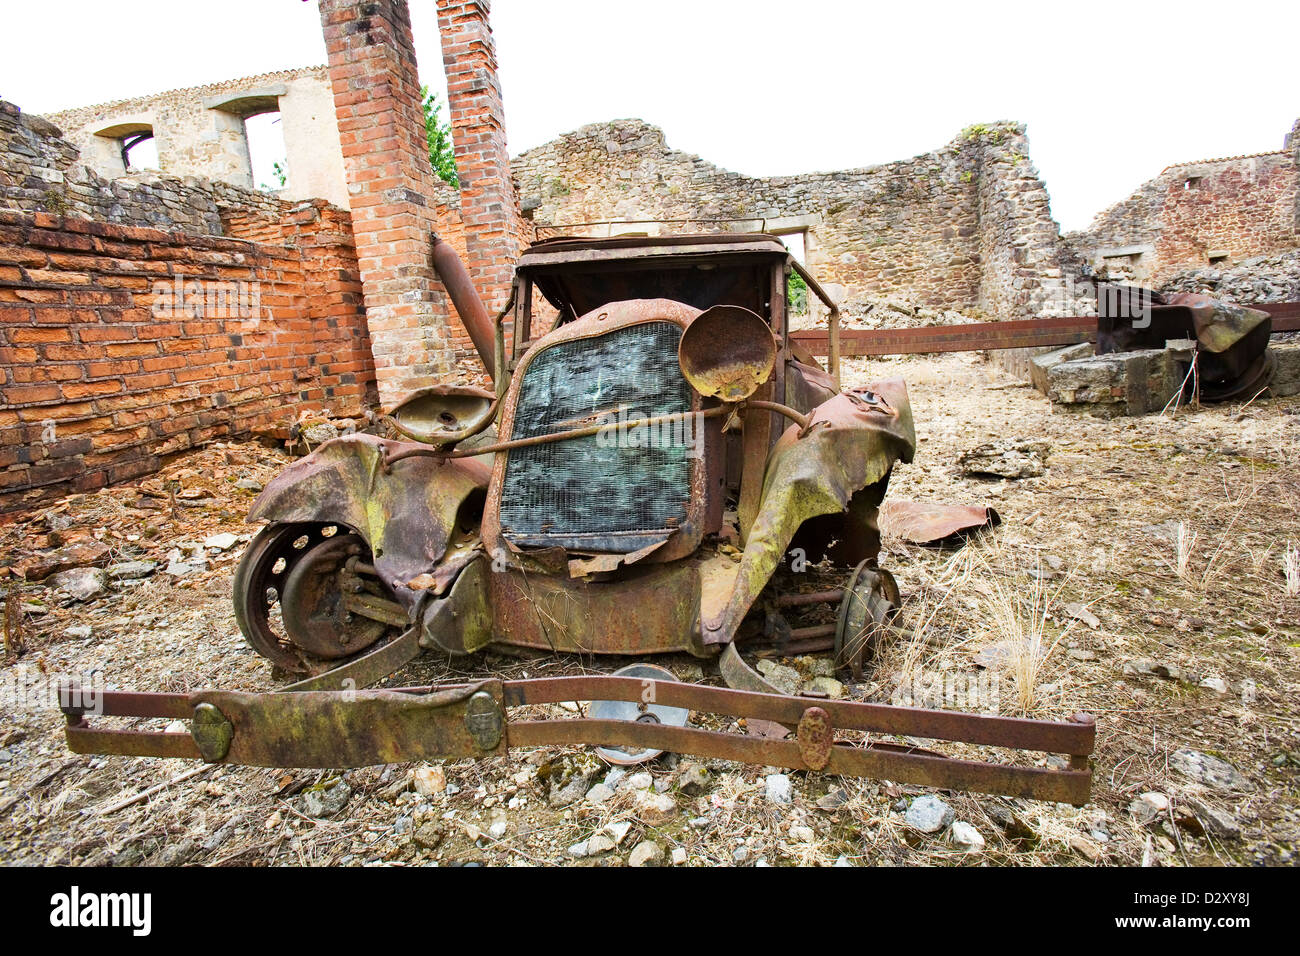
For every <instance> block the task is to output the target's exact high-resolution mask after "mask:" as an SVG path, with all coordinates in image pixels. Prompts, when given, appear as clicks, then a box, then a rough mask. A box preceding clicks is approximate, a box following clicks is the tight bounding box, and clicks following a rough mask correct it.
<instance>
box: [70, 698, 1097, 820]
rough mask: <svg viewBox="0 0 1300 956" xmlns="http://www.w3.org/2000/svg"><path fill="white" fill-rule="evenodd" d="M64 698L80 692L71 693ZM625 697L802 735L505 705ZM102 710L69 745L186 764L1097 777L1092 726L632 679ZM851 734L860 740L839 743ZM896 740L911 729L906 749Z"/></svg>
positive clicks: (1043, 794)
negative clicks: (637, 762)
mask: <svg viewBox="0 0 1300 956" xmlns="http://www.w3.org/2000/svg"><path fill="white" fill-rule="evenodd" d="M64 699H65V700H75V699H78V698H76V697H75V696H71V695H69V696H65V697H64ZM591 700H621V701H631V702H634V703H645V702H652V703H655V704H662V705H665V706H669V707H682V708H686V709H688V710H690V711H693V712H694V713H695V714H696V715H700V714H718V715H723V716H725V717H727V718H731V721H729V723H734V722H735V721H736V720H739V719H746V720H759V721H771V722H774V723H779V724H785V725H788V726H791V727H794V728H796V731H795V734H794V736H793V738H792V739H787V740H774V739H770V738H760V737H754V736H747V735H745V734H743V733H738V732H724V731H715V730H705V729H701V728H699V727H690V726H687V727H670V726H667V725H662V724H657V723H650V722H642V721H636V720H594V719H589V718H582V717H576V718H561V719H547V720H533V719H528V720H512V719H510V717H509V710H510V709H511V708H515V707H522V706H525V705H534V704H545V703H558V702H561V701H591ZM96 709H97V711H98V713H97V714H95V715H92V714H91V713H90V712H89V711H87V710H86V709H85V708H83V707H68V708H65V714H66V715H67V718H68V727H67V739H68V746H69V747H70V748H71V750H72V751H73V752H75V753H97V754H113V755H118V756H146V757H182V758H189V759H201V760H205V761H207V762H209V763H223V764H244V765H251V766H272V767H346V766H366V765H373V764H383V763H397V762H405V761H413V760H431V759H438V758H457V757H483V756H488V755H493V754H501V753H504V752H505V750H506V749H507V748H508V747H539V746H551V745H572V744H589V745H593V746H623V747H636V748H651V749H658V750H670V751H674V752H676V753H685V754H695V755H698V756H702V757H712V758H717V759H723V760H737V761H743V762H746V763H753V764H761V765H765V766H779V767H786V768H789V769H792V770H822V771H825V772H827V773H832V774H845V775H851V776H863V777H878V778H884V779H888V780H893V781H896V782H899V783H907V784H919V785H924V786H931V787H940V788H945V789H957V790H973V791H979V792H983V793H1000V794H1006V795H1009V796H1017V797H1027V798H1033V799H1038V800H1053V801H1058V802H1062V803H1071V804H1075V805H1082V804H1084V803H1086V802H1087V800H1088V795H1089V791H1090V788H1091V783H1092V772H1091V770H1090V769H1089V761H1088V756H1089V754H1091V753H1092V750H1093V745H1094V741H1095V735H1096V727H1095V723H1094V721H1093V719H1092V718H1091V717H1089V716H1087V715H1082V714H1081V715H1077V716H1076V717H1075V718H1074V719H1073V720H1072V721H1070V722H1066V723H1057V722H1050V721H1041V720H1028V719H1021V718H1013V717H999V716H987V715H981V714H968V713H959V712H954V711H937V710H923V709H918V708H909V707H894V706H890V705H885V704H872V703H859V702H848V701H832V700H822V699H816V698H807V697H789V696H783V695H777V694H763V693H755V692H752V691H743V690H732V689H726V688H719V687H705V686H701V685H697V684H687V683H678V682H675V681H653V680H642V679H638V678H632V677H558V678H542V679H534V680H521V681H499V680H485V681H481V682H477V683H468V684H458V685H444V686H434V687H413V688H405V689H401V690H366V691H338V692H323V691H313V692H306V693H266V694H242V693H231V692H223V691H204V692H199V693H195V694H162V693H125V692H117V691H108V692H104V693H103V694H101V695H100V697H99V698H98V699H97V707H96ZM99 716H103V717H156V718H166V719H171V720H178V719H179V720H189V721H190V728H191V729H190V733H174V732H173V733H165V732H157V731H149V730H137V729H103V728H101V727H98V726H94V725H92V723H91V720H92V717H94V718H95V719H97V718H98V717H99ZM843 731H856V732H862V733H865V735H866V739H865V740H862V741H854V742H849V741H845V740H837V739H836V734H837V733H838V732H843ZM899 738H908V740H907V742H902V741H900V740H899ZM914 738H924V739H927V740H931V741H939V742H943V741H947V742H951V743H956V744H964V745H972V746H976V747H997V748H1015V749H1017V750H1027V751H1037V752H1042V753H1056V754H1064V755H1066V756H1067V757H1068V758H1069V760H1068V766H1067V768H1065V769H1052V768H1045V767H1037V766H1025V765H1014V764H1007V763H1004V762H1000V760H1002V759H1005V757H1001V758H999V756H997V755H993V756H991V757H990V759H988V760H978V759H970V758H968V757H965V756H962V757H955V756H945V755H943V754H940V753H937V752H935V751H932V750H929V749H926V748H922V747H919V746H915V745H912V743H911V740H912V739H914Z"/></svg>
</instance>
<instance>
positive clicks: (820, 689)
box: [808, 677, 844, 700]
mask: <svg viewBox="0 0 1300 956" xmlns="http://www.w3.org/2000/svg"><path fill="white" fill-rule="evenodd" d="M808 689H809V690H812V691H816V692H817V693H819V694H825V695H826V696H827V697H829V698H831V700H839V699H840V698H841V697H843V696H844V685H843V684H841V683H840V682H839V681H837V680H836V679H835V678H834V677H814V678H813V679H812V680H811V681H809V682H808Z"/></svg>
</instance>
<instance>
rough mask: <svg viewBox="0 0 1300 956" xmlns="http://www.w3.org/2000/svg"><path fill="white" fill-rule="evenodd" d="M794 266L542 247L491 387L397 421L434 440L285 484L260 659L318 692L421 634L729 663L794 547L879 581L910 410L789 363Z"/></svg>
mask: <svg viewBox="0 0 1300 956" xmlns="http://www.w3.org/2000/svg"><path fill="white" fill-rule="evenodd" d="M797 268H801V267H799V266H798V264H797V263H795V262H794V260H793V259H792V257H791V256H790V254H789V252H788V251H787V250H786V248H785V246H784V245H783V244H782V242H781V241H780V240H779V239H778V238H777V237H775V236H770V235H763V234H736V233H722V234H714V235H677V236H664V237H646V236H619V237H614V238H600V239H590V238H560V239H552V240H547V241H543V242H538V243H536V244H534V245H532V246H531V247H530V248H528V249H527V251H525V253H524V254H523V255H522V256H521V258H520V260H519V262H518V265H517V269H516V274H515V279H514V287H513V295H512V297H511V305H510V307H508V309H507V310H506V311H505V312H503V313H502V314H501V315H500V316H499V317H498V319H497V321H496V323H495V328H494V330H493V331H494V335H495V339H496V341H495V344H494V349H495V351H496V352H497V353H498V354H497V355H495V356H493V361H491V362H485V365H488V367H491V368H494V369H497V370H498V373H497V375H496V382H495V387H494V389H493V391H491V392H488V391H486V390H476V389H473V388H454V387H453V388H448V387H445V386H440V387H436V388H431V389H425V390H422V391H421V392H419V393H417V394H416V395H413V396H411V398H410V399H408V400H407V401H404V402H403V403H401V404H400V405H399V406H398V407H396V408H395V409H393V410H392V413H391V421H392V424H393V426H394V428H395V429H396V430H397V431H398V432H400V433H401V434H402V435H403V436H404V437H408V438H415V439H417V440H418V441H417V443H415V444H412V443H408V442H400V441H393V440H390V439H385V438H380V437H375V436H367V435H357V436H350V437H348V438H343V439H339V440H337V441H334V442H331V443H329V444H327V445H325V446H323V447H321V448H320V449H319V450H317V451H316V452H315V453H314V454H313V455H311V456H310V457H308V458H307V459H304V460H302V461H300V462H297V463H295V464H294V465H292V466H290V467H289V468H288V469H286V471H285V472H284V473H283V474H282V475H281V476H280V477H279V478H277V479H276V480H275V481H274V482H273V483H272V484H271V485H269V486H268V487H267V489H266V491H265V492H264V493H263V495H262V496H261V498H260V499H259V500H258V502H257V503H256V504H255V506H254V508H253V510H252V514H251V516H250V518H251V520H255V521H266V522H268V525H267V528H266V529H264V530H263V532H261V534H260V535H259V538H258V540H255V541H254V542H253V544H252V546H250V548H249V552H248V556H247V557H246V558H245V561H244V564H243V566H241V569H240V574H239V575H238V579H237V581H236V595H235V600H236V609H237V612H238V614H239V619H240V624H241V627H242V628H243V629H244V633H245V634H246V635H247V636H248V638H249V640H250V642H251V643H252V644H253V646H254V647H255V648H257V649H258V650H259V651H260V652H261V653H263V654H265V655H266V656H268V657H270V658H271V659H272V660H273V661H275V663H276V664H277V665H279V666H280V667H282V668H283V669H285V670H287V671H290V672H296V673H300V674H306V673H314V672H317V671H319V670H322V669H326V668H328V667H329V666H331V665H332V664H336V663H341V662H342V661H344V660H345V659H347V658H350V657H352V656H354V655H356V654H357V653H359V652H362V651H365V650H367V649H368V648H370V647H371V646H372V645H377V644H379V643H381V641H382V640H383V639H384V638H390V637H392V636H393V635H392V633H391V632H392V630H393V629H397V630H400V629H402V628H403V627H405V626H409V627H412V628H415V629H417V630H419V632H420V635H419V638H418V641H419V643H420V644H421V645H422V646H423V647H425V648H427V649H431V650H436V651H441V652H444V653H450V654H466V653H472V652H474V651H476V650H478V649H480V648H483V647H486V646H488V645H511V646H517V647H527V648H537V649H545V650H551V651H561V652H579V653H596V654H652V653H657V652H667V651H687V652H690V653H692V654H696V655H699V656H706V657H707V656H713V655H716V654H718V653H719V652H720V651H721V650H722V649H723V648H724V647H725V646H726V645H728V644H730V643H731V642H732V641H733V640H734V639H735V638H736V637H737V635H738V634H739V633H740V627H741V624H742V622H743V621H744V619H745V616H746V614H747V613H748V612H749V611H750V609H751V608H752V607H753V606H754V603H755V601H756V600H757V599H758V597H759V595H760V594H761V593H762V592H763V590H764V589H765V588H766V587H767V585H768V582H769V581H770V579H771V578H772V576H773V573H774V572H775V571H776V570H777V569H778V567H779V566H780V565H781V563H782V562H783V561H785V560H786V556H787V552H788V551H789V550H790V549H791V548H796V547H797V548H798V549H799V554H800V555H801V556H802V558H803V559H804V560H806V561H808V562H810V563H816V562H818V561H820V560H821V559H822V558H824V557H829V558H830V559H832V560H833V561H835V562H836V563H838V564H842V565H843V566H844V567H845V569H846V575H847V574H848V571H849V570H850V569H854V568H858V567H859V566H861V565H863V564H864V563H865V564H866V565H874V561H875V558H876V556H877V553H878V550H879V534H878V532H877V530H876V524H875V518H876V508H877V506H878V505H879V503H880V499H881V497H882V496H883V494H884V491H885V487H886V484H887V482H888V476H889V471H890V468H891V467H892V465H893V463H894V462H895V461H896V460H898V459H900V458H901V459H903V460H910V459H911V456H912V452H913V446H914V438H913V430H912V421H911V412H910V409H909V406H908V403H907V394H906V389H905V387H904V386H903V383H902V382H901V381H894V382H887V383H881V384H878V385H873V386H870V387H866V388H855V389H849V390H848V391H845V392H843V393H841V392H840V391H838V390H837V388H836V387H835V382H834V379H835V375H834V371H835V370H834V369H830V370H828V369H824V368H823V367H822V366H821V365H820V364H819V363H818V362H817V360H816V359H815V358H814V357H813V356H812V355H810V354H808V353H806V352H804V351H803V350H801V349H800V348H799V347H798V346H796V345H794V344H793V343H792V342H791V340H790V336H789V334H788V332H789V328H788V324H789V315H788V313H787V303H786V288H787V281H788V276H789V275H790V272H791V270H792V269H797ZM814 285H815V283H814ZM449 286H450V287H454V286H455V281H454V280H453V281H452V282H449ZM818 291H820V290H818ZM831 307H832V308H833V303H832V304H831ZM462 311H469V309H468V308H465V309H463V310H462ZM482 337H483V336H481V335H480V339H481V338H482ZM507 352H508V354H507ZM729 376H730V377H729ZM746 376H748V377H746ZM719 383H721V384H719ZM727 389H730V391H727ZM489 423H490V425H491V426H493V427H490V428H489V427H484V426H485V425H486V424H489ZM471 432H474V433H475V434H470V433H471ZM871 581H872V583H871V584H870V585H869V586H868V590H871V588H872V587H873V586H874V592H875V593H876V594H877V597H878V599H879V600H880V601H884V602H886V603H890V602H893V601H894V600H896V594H895V593H894V589H893V587H892V581H891V580H889V579H888V576H887V575H883V574H877V575H876V576H875V577H873V578H872V579H871ZM277 607H278V610H279V613H278V614H276V613H275V610H276V608H277ZM453 612H454V613H453ZM449 621H452V622H454V623H452V624H449V623H448V622H449ZM412 639H413V640H414V638H412ZM841 643H842V642H841Z"/></svg>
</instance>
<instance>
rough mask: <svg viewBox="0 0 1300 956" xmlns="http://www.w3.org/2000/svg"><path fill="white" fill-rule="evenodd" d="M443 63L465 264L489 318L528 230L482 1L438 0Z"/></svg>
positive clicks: (486, 10) (507, 291) (499, 304)
mask: <svg viewBox="0 0 1300 956" xmlns="http://www.w3.org/2000/svg"><path fill="white" fill-rule="evenodd" d="M437 6H438V33H439V35H440V37H441V39H442V62H443V67H444V69H445V70H446V71H447V106H448V113H449V118H450V122H451V131H452V139H453V141H454V143H455V149H456V168H457V171H458V173H459V175H460V212H461V219H462V221H463V222H464V225H465V249H466V255H467V262H466V264H467V265H468V267H469V274H470V277H471V278H472V279H473V280H474V285H475V286H476V287H477V288H478V290H479V294H480V295H482V296H483V299H484V301H485V302H486V303H487V306H488V311H489V312H491V313H493V314H494V315H495V314H496V313H497V312H499V311H500V310H501V308H502V307H503V306H504V305H505V303H506V299H507V297H508V296H509V294H510V280H511V276H512V274H513V270H514V262H515V259H516V258H517V257H518V255H519V252H520V250H521V249H522V248H523V246H524V244H525V243H526V241H527V238H526V237H528V235H529V234H528V232H527V230H526V226H525V223H524V219H523V217H522V216H521V215H520V213H519V199H518V197H517V196H516V195H515V187H514V183H513V182H512V181H511V179H510V154H509V152H508V151H507V149H506V128H505V109H504V106H503V105H502V100H501V83H500V81H499V80H498V78H497V56H496V46H495V44H494V43H493V41H492V28H491V26H490V25H489V23H488V14H489V12H490V10H491V4H490V3H489V2H488V0H437Z"/></svg>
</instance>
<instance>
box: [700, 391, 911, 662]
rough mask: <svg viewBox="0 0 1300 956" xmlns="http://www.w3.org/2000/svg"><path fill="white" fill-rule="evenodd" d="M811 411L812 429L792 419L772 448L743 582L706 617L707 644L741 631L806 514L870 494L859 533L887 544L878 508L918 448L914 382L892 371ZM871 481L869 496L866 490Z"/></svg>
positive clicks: (841, 508)
mask: <svg viewBox="0 0 1300 956" xmlns="http://www.w3.org/2000/svg"><path fill="white" fill-rule="evenodd" d="M809 419H810V422H809V428H808V430H807V432H806V433H804V434H803V435H802V436H801V435H800V429H799V427H798V426H796V425H792V426H791V427H790V428H788V429H786V431H785V433H784V434H783V435H782V436H781V438H780V440H779V441H778V442H777V444H776V447H775V448H774V449H773V450H772V455H771V457H770V459H769V461H768V468H767V477H766V480H765V481H764V484H763V496H762V500H761V503H760V505H759V512H758V517H757V518H756V519H755V521H754V525H753V528H752V529H751V530H750V533H749V539H748V541H747V543H746V546H745V551H744V555H743V556H742V558H741V563H740V570H739V573H738V575H737V577H736V584H735V587H734V589H733V590H732V592H731V596H730V599H729V600H728V601H727V603H726V606H725V607H724V608H722V610H721V611H720V612H719V613H718V614H717V615H715V616H711V617H710V618H709V619H708V620H707V621H706V624H705V634H704V641H705V643H707V644H725V643H727V642H728V641H730V640H731V639H732V637H734V636H735V633H736V629H737V628H738V627H739V626H740V623H741V621H742V620H743V619H744V617H745V614H746V613H747V612H748V611H749V608H750V607H751V605H752V604H753V603H754V600H755V599H756V598H757V597H758V595H759V593H760V592H761V591H762V590H763V588H764V586H766V584H767V581H768V579H769V578H770V577H771V576H772V573H773V572H774V571H775V570H776V568H777V567H778V566H779V565H780V563H781V561H782V560H783V559H784V557H785V554H786V549H787V548H788V547H789V545H790V543H791V541H792V540H793V539H794V536H795V533H796V532H797V531H798V530H799V527H800V526H801V525H802V524H803V523H804V522H805V521H808V520H809V519H812V518H816V517H818V516H820V515H837V514H841V513H845V512H846V509H849V506H850V502H852V501H858V502H864V504H863V505H860V507H863V509H864V510H865V511H866V512H867V514H866V516H865V518H866V522H865V523H866V526H865V527H863V526H862V525H861V524H859V526H858V528H857V533H858V534H860V535H867V536H869V537H871V538H872V539H873V540H868V541H865V542H858V544H859V545H860V546H861V545H865V546H866V549H867V550H868V551H872V552H874V551H878V550H879V547H880V533H879V531H878V530H877V529H876V527H875V510H876V508H877V507H878V506H879V503H880V500H881V498H883V497H884V494H885V487H886V486H887V484H888V482H889V473H890V470H891V469H892V468H893V467H894V462H895V461H899V460H901V461H904V462H910V461H911V460H912V455H913V454H914V452H915V450H916V433H915V430H914V428H913V425H912V407H911V405H910V404H909V403H908V399H907V386H906V385H905V384H904V383H903V380H902V379H891V380H889V381H887V382H881V383H879V384H872V385H868V386H865V387H863V388H858V389H853V390H851V391H848V392H844V393H843V394H841V395H837V396H836V397H834V398H832V399H831V400H830V401H827V402H824V403H823V404H821V405H818V406H817V407H816V408H814V409H813V410H812V412H811V413H810V415H809ZM866 489H870V491H869V492H868V493H867V496H866V498H865V499H862V498H858V497H857V493H858V492H862V491H864V490H866ZM850 510H852V509H850Z"/></svg>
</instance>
